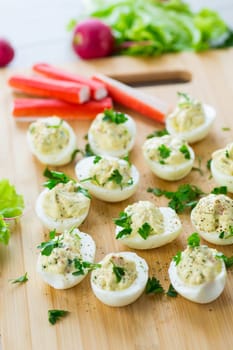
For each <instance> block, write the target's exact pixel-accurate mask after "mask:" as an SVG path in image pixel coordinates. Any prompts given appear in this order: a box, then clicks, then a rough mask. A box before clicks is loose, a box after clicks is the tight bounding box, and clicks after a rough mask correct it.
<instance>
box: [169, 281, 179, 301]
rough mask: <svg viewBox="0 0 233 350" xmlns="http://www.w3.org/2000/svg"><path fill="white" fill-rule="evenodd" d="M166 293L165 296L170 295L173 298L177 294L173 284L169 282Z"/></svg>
mask: <svg viewBox="0 0 233 350" xmlns="http://www.w3.org/2000/svg"><path fill="white" fill-rule="evenodd" d="M166 294H167V296H169V297H172V298H175V297H177V295H178V293H177V291H176V290H175V288H174V287H173V285H172V284H171V283H170V285H169V288H168V291H167V293H166Z"/></svg>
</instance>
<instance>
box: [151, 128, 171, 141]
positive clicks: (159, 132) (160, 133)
mask: <svg viewBox="0 0 233 350" xmlns="http://www.w3.org/2000/svg"><path fill="white" fill-rule="evenodd" d="M164 135H169V132H168V131H167V129H162V130H155V131H153V132H152V133H151V134H149V135H148V136H147V137H146V138H147V139H152V138H153V137H162V136H164Z"/></svg>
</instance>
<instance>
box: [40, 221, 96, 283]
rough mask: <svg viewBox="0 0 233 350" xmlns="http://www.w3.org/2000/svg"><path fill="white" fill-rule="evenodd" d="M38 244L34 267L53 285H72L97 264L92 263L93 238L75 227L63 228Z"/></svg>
mask: <svg viewBox="0 0 233 350" xmlns="http://www.w3.org/2000/svg"><path fill="white" fill-rule="evenodd" d="M53 232H54V231H53ZM48 247H49V248H50V249H48ZM51 247H52V248H51ZM39 248H41V251H40V255H39V257H38V261H37V271H38V272H39V274H40V275H41V277H42V279H43V280H44V281H45V282H46V283H48V284H49V285H50V286H52V287H53V288H56V289H67V288H71V287H73V286H75V285H76V284H78V283H80V282H81V281H82V280H83V279H84V277H86V275H87V273H88V272H89V271H90V270H92V269H93V268H98V267H99V265H98V264H94V263H93V262H94V259H95V251H96V246H95V242H94V240H93V239H92V238H91V236H90V235H88V234H87V233H84V232H81V231H79V230H78V229H77V228H76V229H72V230H70V231H65V232H64V233H63V234H61V235H60V236H55V235H54V236H53V238H52V239H51V240H49V241H47V242H43V243H42V244H41V245H40V246H39Z"/></svg>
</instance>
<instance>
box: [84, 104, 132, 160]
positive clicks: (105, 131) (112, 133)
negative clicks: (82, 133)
mask: <svg viewBox="0 0 233 350" xmlns="http://www.w3.org/2000/svg"><path fill="white" fill-rule="evenodd" d="M135 135H136V125H135V122H134V120H133V119H132V118H131V117H130V116H129V115H127V114H124V113H121V112H116V111H113V110H111V109H106V110H105V111H104V112H103V113H100V114H98V115H97V117H96V118H95V120H94V121H93V122H92V124H91V126H90V129H89V131H88V142H89V144H90V147H91V149H92V151H93V152H94V153H95V154H97V155H101V156H113V157H124V156H125V155H127V154H128V153H129V151H130V150H131V149H132V148H133V145H134V141H135Z"/></svg>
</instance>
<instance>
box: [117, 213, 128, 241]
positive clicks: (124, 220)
mask: <svg viewBox="0 0 233 350" xmlns="http://www.w3.org/2000/svg"><path fill="white" fill-rule="evenodd" d="M114 223H115V224H116V225H117V226H120V227H122V228H123V229H122V230H121V231H119V232H118V234H117V236H116V239H119V238H122V237H124V236H128V235H130V233H131V232H132V228H131V224H132V219H131V216H128V214H127V213H125V212H124V211H123V212H121V213H120V214H119V218H117V219H114Z"/></svg>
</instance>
